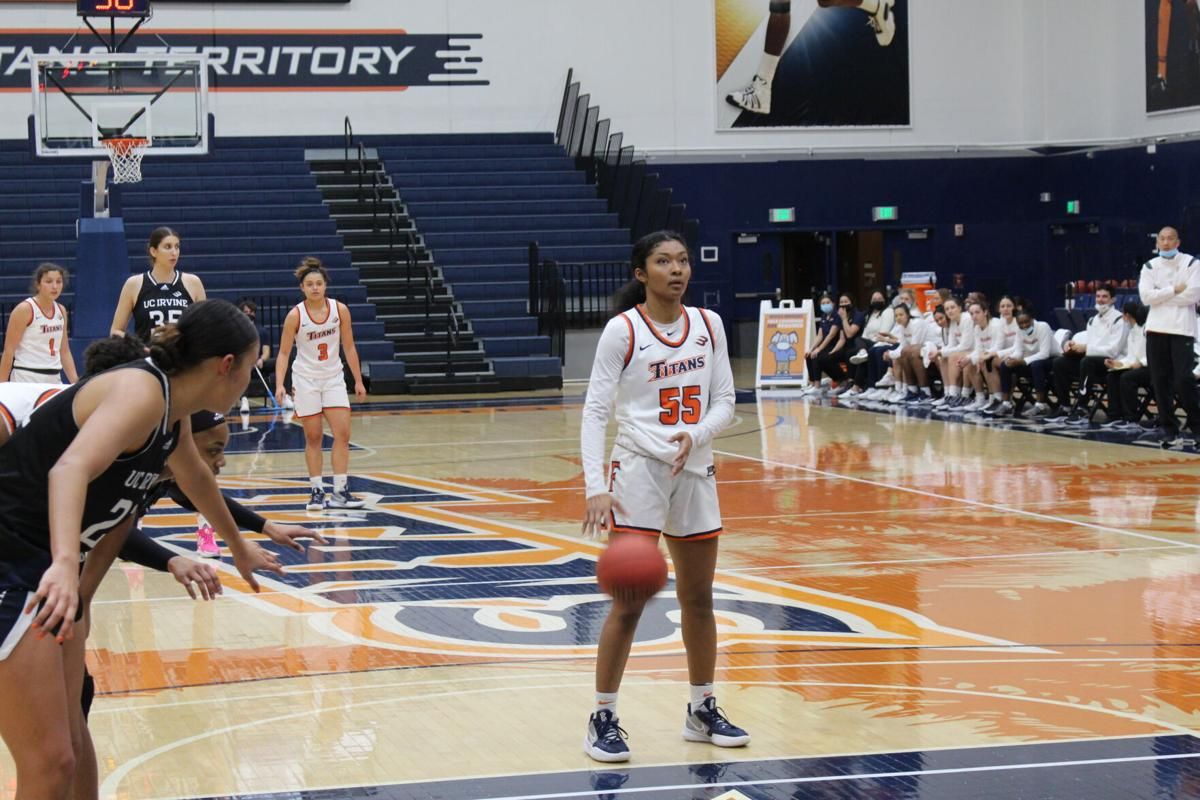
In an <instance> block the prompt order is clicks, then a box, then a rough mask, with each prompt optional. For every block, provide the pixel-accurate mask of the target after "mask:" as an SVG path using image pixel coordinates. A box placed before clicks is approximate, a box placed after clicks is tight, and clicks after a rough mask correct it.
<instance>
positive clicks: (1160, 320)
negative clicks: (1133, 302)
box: [1138, 228, 1200, 442]
mask: <svg viewBox="0 0 1200 800" xmlns="http://www.w3.org/2000/svg"><path fill="white" fill-rule="evenodd" d="M1138 294H1139V295H1141V298H1142V302H1143V303H1145V304H1146V305H1147V306H1149V307H1150V314H1149V316H1148V317H1147V319H1146V357H1147V360H1148V361H1149V364H1148V366H1149V367H1150V382H1151V384H1152V385H1153V387H1154V398H1155V400H1156V401H1157V403H1158V429H1157V430H1155V431H1152V432H1150V433H1148V434H1147V435H1146V437H1147V438H1150V439H1154V440H1157V441H1162V442H1166V441H1169V440H1171V439H1174V438H1175V437H1176V435H1177V433H1178V423H1177V422H1176V421H1175V396H1176V395H1178V396H1179V404H1180V405H1181V406H1183V410H1184V412H1185V413H1186V414H1187V427H1188V430H1189V431H1190V432H1191V434H1192V436H1197V435H1200V406H1198V405H1197V401H1196V379H1195V377H1193V375H1192V369H1193V368H1194V366H1195V360H1196V354H1195V351H1194V349H1193V348H1194V346H1195V336H1196V303H1197V302H1198V301H1200V263H1197V261H1196V259H1195V258H1193V257H1192V256H1190V255H1187V254H1186V253H1181V252H1179V232H1178V231H1177V230H1175V229H1174V228H1163V229H1162V230H1161V231H1159V232H1158V256H1157V257H1156V258H1152V259H1150V260H1149V261H1148V262H1146V264H1145V266H1143V267H1142V274H1141V277H1140V278H1139V280H1138Z"/></svg>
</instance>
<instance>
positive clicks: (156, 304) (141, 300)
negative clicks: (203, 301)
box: [133, 270, 195, 342]
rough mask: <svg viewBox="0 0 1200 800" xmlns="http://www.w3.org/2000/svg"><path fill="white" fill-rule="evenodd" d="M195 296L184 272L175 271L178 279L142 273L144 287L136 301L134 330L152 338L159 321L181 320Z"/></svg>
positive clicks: (141, 336) (164, 323) (145, 340)
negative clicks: (160, 278) (163, 280)
mask: <svg viewBox="0 0 1200 800" xmlns="http://www.w3.org/2000/svg"><path fill="white" fill-rule="evenodd" d="M193 302H195V301H194V300H192V296H191V295H190V294H189V293H188V290H187V287H186V286H184V285H183V273H182V272H179V271H178V270H176V271H175V280H173V281H170V282H168V283H159V282H158V281H156V280H154V275H152V274H151V273H150V272H148V271H147V272H146V273H145V274H143V275H142V288H141V290H139V291H138V296H137V300H135V301H134V303H133V330H134V332H135V333H136V334H137V335H138V338H139V339H141V340H142V341H143V342H148V341H150V332H151V331H153V330H154V329H155V328H157V327H158V326H159V325H166V324H168V323H171V322H178V321H179V317H180V316H182V315H183V312H184V310H185V309H186V308H187V307H188V306H190V305H191V304H192V303H193Z"/></svg>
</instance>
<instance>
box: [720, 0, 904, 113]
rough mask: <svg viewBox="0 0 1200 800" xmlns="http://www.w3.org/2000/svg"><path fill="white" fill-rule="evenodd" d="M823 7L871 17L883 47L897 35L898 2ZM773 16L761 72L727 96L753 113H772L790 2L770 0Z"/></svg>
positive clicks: (824, 3)
mask: <svg viewBox="0 0 1200 800" xmlns="http://www.w3.org/2000/svg"><path fill="white" fill-rule="evenodd" d="M817 5H819V6H821V8H830V7H831V6H836V7H840V8H857V9H860V10H861V11H864V12H866V13H867V14H868V15H869V19H868V20H867V24H868V25H870V26H871V28H872V30H874V31H875V39H876V40H877V41H878V42H879V46H880V47H887V46H888V45H890V44H891V43H892V39H893V38H894V37H895V35H896V18H895V16H894V14H893V8H894V7H895V5H896V0H817ZM770 9H771V17H770V19H769V20H768V21H767V40H766V43H765V44H764V46H763V56H762V61H760V62H759V65H758V72H756V73H754V78H753V79H752V80H751V81H750V83H749V84H748V85H747V86H746V87H745V88H743V89H739V90H737V91H736V92H734V93H733V94H730V95H727V96H726V97H725V101H726V102H728V103H729V104H730V105H735V106H737V107H738V108H743V109H745V110H746V111H749V112H751V113H753V114H764V115H765V114H770V113H771V86H772V84H773V83H774V82H775V70H776V69H777V68H778V67H779V59H781V58H782V57H783V48H784V45H786V44H787V38H788V32H789V31H790V30H791V27H792V3H791V0H771V6H770Z"/></svg>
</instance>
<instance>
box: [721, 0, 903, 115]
mask: <svg viewBox="0 0 1200 800" xmlns="http://www.w3.org/2000/svg"><path fill="white" fill-rule="evenodd" d="M712 2H713V7H714V13H715V18H716V26H715V30H716V42H715V49H716V103H717V129H718V130H736V129H744V128H807V127H864V126H894V127H902V126H907V125H909V124H911V117H910V99H909V54H908V0H712Z"/></svg>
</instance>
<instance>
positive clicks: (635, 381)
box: [616, 306, 714, 475]
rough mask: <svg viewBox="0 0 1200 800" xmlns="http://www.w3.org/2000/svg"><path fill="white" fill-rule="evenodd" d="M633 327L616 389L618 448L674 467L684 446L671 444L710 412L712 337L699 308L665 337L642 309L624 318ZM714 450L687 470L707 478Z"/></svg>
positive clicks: (701, 451)
mask: <svg viewBox="0 0 1200 800" xmlns="http://www.w3.org/2000/svg"><path fill="white" fill-rule="evenodd" d="M620 316H621V317H622V318H624V320H625V323H626V324H627V325H628V326H629V331H630V334H631V336H630V340H629V349H628V352H627V353H626V356H625V369H624V370H623V371H622V372H621V379H620V381H619V383H618V384H617V402H616V417H617V440H616V441H617V444H618V445H620V446H621V447H624V448H625V449H626V450H632V451H633V452H635V453H641V454H642V455H644V456H649V457H650V458H656V459H658V460H660V461H666V462H667V463H670V462H671V461H672V460H673V459H674V458H675V452H676V451H677V450H678V449H679V446H678V445H677V444H675V443H673V442H671V441H669V440H670V438H671V436H673V435H674V434H675V433H676V432H677V431H680V430H684V431H686V430H687V429H688V428H690V427H692V426H694V425H696V424H697V423H699V422H700V420H701V419H703V418H704V415H705V414H706V413H707V412H708V405H709V389H710V384H711V382H712V377H713V369H712V362H713V357H714V354H713V348H714V342H713V333H712V327H711V325H710V323H709V321H708V317H707V316H705V314H704V312H703V311H701V310H700V309H698V308H690V307H687V306H684V307H683V314H681V315H680V317H679V320H678V321H676V323H675V324H674V325H672V326H670V327H668V328H667V329H666V330H662V331H660V330H659V328H657V327H655V324H654V323H653V322H652V321H651V320H650V319H649V318H648V317H647V316H646V315H645V312H644V311H643V310H642V308H641V306H638V307H636V308H631V309H630V310H628V311H626V312H624V313H623V314H621V315H620ZM712 463H713V457H712V445H711V444H704V445H702V446H698V447H695V448H693V450H692V453H691V455H690V456H689V457H688V461H687V465H686V467H685V468H686V469H687V470H688V471H689V472H695V473H698V474H701V475H707V474H709V473H710V471H711V469H712Z"/></svg>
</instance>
